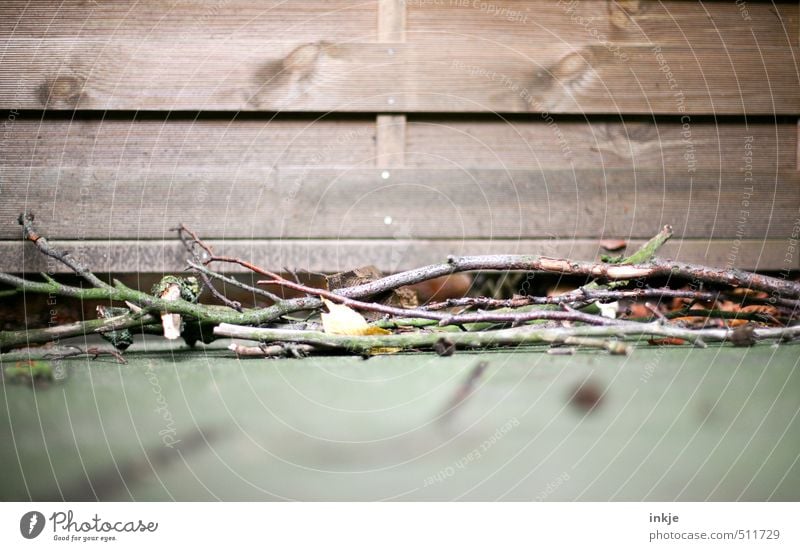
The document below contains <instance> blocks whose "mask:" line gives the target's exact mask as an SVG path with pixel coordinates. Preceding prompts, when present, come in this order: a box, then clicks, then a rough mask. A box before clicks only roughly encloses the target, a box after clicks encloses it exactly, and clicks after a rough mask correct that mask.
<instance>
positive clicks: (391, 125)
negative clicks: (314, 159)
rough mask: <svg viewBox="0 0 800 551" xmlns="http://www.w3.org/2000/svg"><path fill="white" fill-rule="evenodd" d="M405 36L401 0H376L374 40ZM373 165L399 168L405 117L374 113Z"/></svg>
mask: <svg viewBox="0 0 800 551" xmlns="http://www.w3.org/2000/svg"><path fill="white" fill-rule="evenodd" d="M405 39H406V2H405V0H379V1H378V42H385V43H387V44H389V43H398V42H405ZM375 141H376V143H375V164H376V166H379V167H402V166H403V165H404V164H405V158H404V154H405V148H406V116H405V115H389V114H386V115H378V117H377V120H376V121H375Z"/></svg>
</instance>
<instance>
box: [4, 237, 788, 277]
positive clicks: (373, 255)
mask: <svg viewBox="0 0 800 551" xmlns="http://www.w3.org/2000/svg"><path fill="white" fill-rule="evenodd" d="M643 242H644V241H643V240H637V239H635V240H631V241H630V242H629V247H637V246H639V245H641V244H642V243H643ZM54 243H56V244H57V245H59V246H61V247H63V248H65V249H67V250H70V251H72V252H73V254H74V256H75V257H76V258H79V259H80V260H81V261H83V262H84V263H86V264H87V265H88V266H90V267H91V269H92V270H94V271H96V272H98V273H164V272H178V271H181V270H183V269H184V267H185V260H186V254H185V251H184V250H183V248H182V246H181V245H180V243H177V242H176V240H175V239H170V240H158V241H131V240H122V241H114V242H111V241H54ZM208 243H209V244H210V245H211V246H212V247H213V248H214V250H215V251H216V252H217V253H218V254H225V255H230V256H236V257H239V258H243V259H246V260H248V261H250V262H253V263H255V264H257V265H259V266H262V267H265V268H267V269H271V270H282V269H284V268H286V267H288V268H291V269H297V270H308V271H313V272H339V271H345V270H350V269H352V268H354V267H356V266H364V265H368V264H372V265H374V266H376V267H377V268H378V269H380V270H381V271H383V272H385V273H391V272H396V271H401V270H410V269H412V268H417V267H419V266H422V265H425V264H433V263H438V262H442V261H444V260H445V259H446V258H447V256H448V255H451V254H455V255H476V254H543V255H548V256H555V257H560V258H561V257H563V258H572V259H577V260H591V259H596V258H599V255H600V254H603V253H604V251H603V250H602V249H601V248H600V246H599V244H598V241H597V240H587V239H563V240H561V239H549V240H547V239H544V240H530V239H523V240H511V241H506V240H446V241H433V240H424V239H420V240H403V239H392V240H349V239H343V240H313V239H309V240H291V239H281V240H225V241H219V240H209V242H208ZM788 245H789V243H788V241H782V240H742V241H731V240H702V239H701V240H686V239H684V240H680V239H677V240H673V241H671V242H670V243H668V244H667V245H666V246H665V247H664V248H663V249H662V253H661V256H662V257H663V258H671V259H674V260H680V261H683V262H700V263H704V264H707V265H713V266H734V267H738V268H743V269H751V270H752V269H758V270H775V271H782V270H788V269H791V270H797V269H800V257H799V256H798V255H797V254H794V255H793V256H792V255H787V247H788ZM48 270H51V271H52V272H53V273H66V272H68V269H67V268H65V267H63V266H61V265H60V264H58V263H53V262H51V263H49V264H48V263H47V260H46V259H45V258H44V257H43V256H42V255H41V254H40V253H39V252H38V251H37V250H36V249H35V247H34V246H33V245H32V244H30V243H23V242H22V241H15V242H11V241H0V271H3V272H16V273H19V272H34V273H38V272H43V271H44V272H47V271H48ZM225 271H230V272H231V273H242V272H244V271H245V270H244V268H241V267H238V266H228V267H226V268H225Z"/></svg>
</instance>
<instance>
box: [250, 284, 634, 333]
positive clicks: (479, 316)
mask: <svg viewBox="0 0 800 551" xmlns="http://www.w3.org/2000/svg"><path fill="white" fill-rule="evenodd" d="M258 283H259V285H263V284H271V285H273V284H274V285H280V286H282V287H288V288H290V289H294V290H296V291H301V292H304V293H309V294H313V295H318V296H321V297H324V298H327V299H328V300H331V301H334V302H338V303H341V304H344V305H346V306H349V307H351V308H354V309H356V310H367V311H372V312H380V313H383V314H389V315H392V316H398V317H403V318H426V319H432V320H439V325H442V326H444V325H464V324H466V323H485V322H494V323H497V322H501V323H521V322H525V321H533V320H561V321H578V322H582V323H591V324H595V325H611V324H615V323H620V322H619V321H614V320H612V319H609V318H604V317H602V316H594V315H591V314H584V313H583V312H576V311H573V312H561V311H558V310H531V311H527V312H479V313H475V314H449V313H440V312H432V311H429V310H422V309H419V308H397V307H394V306H388V305H386V304H379V303H376V302H362V301H360V300H356V299H352V298H348V297H344V296H341V295H339V294H336V293H335V292H332V291H327V290H325V289H317V288H315V287H308V286H306V285H301V284H298V283H294V282H292V281H289V280H287V279H286V278H283V277H280V276H278V275H276V274H273V279H271V280H266V281H259V282H258ZM621 323H627V322H621Z"/></svg>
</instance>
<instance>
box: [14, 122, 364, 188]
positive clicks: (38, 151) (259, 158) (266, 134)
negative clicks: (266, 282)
mask: <svg viewBox="0 0 800 551" xmlns="http://www.w3.org/2000/svg"><path fill="white" fill-rule="evenodd" d="M375 130H376V128H375V118H374V117H368V116H366V115H360V116H356V117H351V118H348V119H342V118H336V119H332V118H325V119H316V118H307V119H306V118H303V119H298V120H292V119H286V118H282V119H271V118H269V119H263V120H262V119H252V118H251V119H242V118H240V117H238V116H236V115H233V116H232V117H231V118H228V119H226V118H222V119H197V120H192V119H189V120H186V119H185V118H175V117H170V116H169V115H165V116H164V117H156V116H149V117H148V118H144V119H142V118H139V117H136V116H134V118H133V119H131V118H129V117H122V116H120V117H117V118H112V119H108V118H105V117H103V118H100V119H86V120H80V119H76V120H70V119H47V118H42V117H39V116H33V115H29V114H27V113H21V114H19V115H13V114H12V116H11V118H10V122H9V123H8V124H7V125H6V126H5V128H4V132H3V133H2V134H0V163H2V165H4V166H8V167H12V166H13V167H22V168H25V167H107V168H108V167H115V168H117V169H120V170H126V168H125V167H130V168H131V169H133V170H141V169H142V167H156V168H157V169H158V170H161V171H168V170H169V169H173V170H176V171H177V172H180V171H182V170H185V167H191V168H192V170H193V172H196V171H197V169H199V168H202V167H208V166H212V167H213V166H216V167H217V168H218V169H226V170H229V171H230V172H232V173H235V172H236V171H237V170H243V169H251V168H262V169H263V168H269V167H272V166H276V165H306V166H315V165H318V166H348V165H350V166H357V165H363V164H365V163H366V164H367V165H372V164H373V163H374V159H375V155H376V153H375Z"/></svg>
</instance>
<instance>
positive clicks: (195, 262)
mask: <svg viewBox="0 0 800 551" xmlns="http://www.w3.org/2000/svg"><path fill="white" fill-rule="evenodd" d="M19 224H20V225H21V226H22V232H23V236H24V238H25V239H26V240H28V241H30V242H32V243H34V244H35V245H36V247H37V248H38V250H39V251H40V252H41V253H42V254H44V255H46V256H48V257H51V258H53V259H55V260H57V261H59V262H61V263H63V264H64V265H66V266H67V267H69V268H70V270H72V271H73V272H74V273H75V274H77V275H78V276H80V277H81V278H82V281H83V282H85V283H86V284H88V285H85V286H84V285H80V286H70V285H65V284H63V283H60V282H58V281H56V280H55V279H53V278H52V277H50V276H48V275H47V274H41V280H32V279H29V278H21V277H17V276H14V275H11V274H5V273H0V283H3V284H5V285H7V286H9V287H10V288H11V289H10V292H23V293H45V294H48V295H54V296H62V297H73V298H77V299H82V300H101V301H109V307H100V308H98V313H99V317H98V319H94V320H86V321H80V322H75V323H69V324H64V325H57V326H53V327H47V328H42V329H29V330H26V331H5V332H0V351H3V352H5V354H3V355H0V359H3V358H6V359H8V358H11V357H13V355H14V354H17V355H19V354H20V351H11V350H12V349H15V348H20V347H30V345H33V344H44V343H51V344H52V343H58V342H59V341H60V340H61V339H65V338H68V337H75V336H84V335H91V334H99V335H101V336H103V337H104V338H106V340H109V341H110V342H111V343H112V344H113V345H114V349H113V350H111V351H109V352H110V353H112V354H114V355H115V357H117V358H118V359H120V360H121V361H124V360H123V359H122V357H121V352H122V351H124V350H125V349H126V348H127V347H128V346H129V345H130V344H131V343H132V342H133V335H134V334H144V333H150V334H160V335H164V336H165V337H167V338H179V337H181V338H183V339H184V340H185V341H186V342H187V343H188V344H189V345H192V346H193V345H194V344H195V343H197V342H198V341H202V342H204V343H209V342H211V341H213V340H215V339H217V338H221V337H224V338H233V339H236V341H253V342H252V343H250V344H232V345H231V350H232V351H234V353H236V354H238V355H241V356H281V355H288V354H293V355H307V354H330V353H349V354H358V355H363V356H369V355H374V354H384V353H396V352H401V351H410V350H434V351H436V352H437V353H438V354H441V355H449V354H452V353H453V352H454V351H456V350H458V349H476V348H477V349H485V348H495V347H509V346H511V347H519V346H529V345H543V344H544V345H547V347H548V349H549V351H551V352H553V353H569V352H572V351H573V350H575V349H576V348H594V349H600V350H604V351H607V352H609V353H612V354H627V353H629V352H630V351H631V349H632V345H634V344H636V343H649V344H664V343H666V344H686V345H688V346H695V347H705V346H706V343H708V342H728V343H731V344H733V345H738V346H749V345H752V344H755V343H756V342H758V341H763V340H771V341H778V342H780V341H783V342H788V341H791V340H795V339H797V338H798V336H799V335H800V324H798V321H797V320H798V314H799V313H800V283H798V282H796V281H792V280H790V279H788V278H783V277H770V276H767V275H763V274H757V273H752V272H746V271H742V270H736V269H722V268H713V267H707V266H700V265H694V264H686V263H682V262H675V261H671V260H665V259H660V258H658V257H657V256H656V253H657V252H658V250H659V248H660V247H661V246H662V245H663V244H664V243H665V242H666V241H667V240H668V239H669V238H670V237H671V236H672V230H671V228H670V227H669V226H666V227H664V228H663V229H662V231H661V232H659V234H658V235H656V236H655V237H653V238H652V239H651V240H650V241H648V242H647V243H646V244H645V245H643V246H642V247H641V248H640V249H639V250H637V251H635V252H634V253H633V254H631V255H630V256H627V257H617V258H603V259H602V261H601V262H582V261H574V260H568V259H557V258H549V257H544V256H535V255H488V256H465V257H450V258H448V259H447V260H446V261H445V262H443V263H441V264H434V265H430V266H424V267H421V268H417V269H414V270H409V271H405V272H401V273H397V274H393V275H389V276H386V277H373V278H372V279H368V280H364V281H359V282H357V283H356V284H353V285H348V286H343V287H338V288H331V287H330V286H329V288H327V289H321V288H315V287H309V286H307V285H305V284H303V283H301V282H300V280H299V278H296V277H295V278H293V279H288V278H286V277H284V276H281V275H280V274H277V273H274V272H271V271H269V270H266V269H264V268H262V267H259V266H255V265H253V264H252V263H250V262H247V261H245V260H242V259H239V258H233V257H226V256H218V255H216V254H215V253H214V251H213V250H212V249H211V247H209V246H208V245H207V244H206V243H205V242H203V240H202V239H201V238H200V237H199V236H198V235H197V234H196V233H194V232H193V231H191V230H190V229H188V228H186V227H184V226H182V225H181V226H179V227H178V228H176V231H177V236H178V238H179V239H180V240H181V242H182V243H183V245H184V247H185V249H186V252H187V266H186V268H187V271H188V272H190V273H191V275H190V274H189V273H187V274H186V276H187V277H176V276H167V277H166V278H164V279H163V280H162V282H161V283H160V284H159V285H157V286H156V288H154V289H153V291H152V292H151V293H146V292H143V291H140V290H136V289H132V288H130V287H127V286H125V285H123V284H122V283H121V282H119V281H116V280H114V281H112V282H110V283H108V282H105V281H103V280H101V279H100V278H98V277H97V276H96V275H95V274H93V273H92V272H91V271H90V270H89V269H87V268H86V267H85V266H84V265H83V264H82V263H80V262H78V261H77V260H76V259H75V258H74V257H72V256H71V255H70V254H69V253H68V252H66V251H62V250H60V249H59V248H58V247H56V246H54V245H53V244H51V243H50V242H49V241H48V240H47V238H46V237H44V236H42V235H40V234H39V233H38V232H37V230H36V227H35V224H34V216H33V214H30V213H24V214H22V215H20V217H19ZM230 264H236V265H239V266H241V267H244V268H245V269H247V270H249V271H251V272H253V273H254V274H256V275H257V276H259V277H260V278H263V279H261V280H260V281H258V283H257V285H256V286H253V285H248V284H246V283H243V282H242V281H240V280H237V279H234V278H232V277H229V276H227V275H225V274H224V273H223V271H219V270H220V268H219V267H220V266H225V265H230ZM476 271H481V272H484V271H496V272H509V271H525V272H533V273H547V274H557V275H560V276H581V277H583V278H584V280H585V281H588V283H586V284H585V285H583V286H581V287H579V288H577V289H575V290H571V291H568V292H566V293H563V294H560V295H555V296H514V297H511V298H509V299H493V298H488V297H466V298H458V299H450V300H446V301H444V302H438V303H429V304H425V305H421V306H419V305H418V306H408V305H403V304H399V305H398V304H397V302H396V301H395V302H392V301H391V300H387V298H386V297H387V296H388V295H391V294H393V293H397V292H398V291H402V290H403V289H405V288H406V287H407V286H410V285H413V284H417V283H421V282H425V281H429V280H431V279H434V278H439V277H442V276H447V275H450V274H455V273H459V272H476ZM654 281H655V282H661V283H660V284H659V285H657V286H653V285H652V283H653V282H654ZM220 284H224V285H226V286H234V287H238V288H241V289H243V290H245V291H247V292H249V293H252V294H253V296H255V297H257V298H260V299H264V300H265V301H269V302H270V303H271V304H270V305H269V306H266V307H262V308H244V307H242V305H241V304H240V303H239V302H236V301H233V300H230V299H229V298H228V297H226V296H225V294H224V293H222V292H220V290H219V289H218V287H219V285H220ZM264 285H272V286H274V285H277V286H280V287H282V288H286V289H293V290H294V291H298V292H300V293H301V296H300V297H299V298H291V299H284V298H282V297H280V296H277V295H276V294H273V293H271V292H269V291H268V290H266V289H265V288H263V286H264ZM203 290H207V291H208V293H210V294H211V295H212V296H213V297H215V298H216V299H217V301H219V302H221V303H222V305H218V304H204V303H202V302H200V300H199V299H200V297H201V294H202V292H203ZM621 301H623V302H627V303H630V304H633V305H636V306H638V307H639V309H638V313H639V314H642V313H644V314H645V315H638V316H632V315H631V313H636V312H633V311H632V309H631V308H628V312H627V315H626V313H625V312H622V315H619V314H620V312H619V308H618V307H617V305H618V304H619V303H620V302H621ZM676 301H677V302H678V303H679V304H680V305H681V306H680V307H679V308H677V309H676V308H674V307H673V308H667V307H666V306H665V305H666V304H674V303H675V302H676ZM724 304H735V305H737V306H736V308H722V307H720V305H724ZM609 305H611V306H609ZM642 308H644V310H642ZM362 314H367V315H369V316H371V318H372V319H373V321H372V322H369V323H368V322H367V321H366V319H365V318H364V317H363V316H362ZM326 316H327V317H328V319H327V320H326ZM236 341H234V342H236ZM51 348H52V347H51ZM35 350H37V349H36V348H28V349H27V350H25V351H24V354H26V355H27V357H30V356H31V354H32V353H34V354H35V352H33V351H35ZM41 350H42V351H43V352H42V354H50V355H52V354H53V353H54V352H53V351H52V350H51V349H50V348H47V347H42V348H41ZM70 350H71V351H72V352H71V353H70ZM70 350H67V351H66V352H64V354H65V355H77V354H93V355H96V354H98V353H103V352H104V351H102V350H99V349H97V348H94V349H90V350H82V349H79V348H76V347H71V349H70ZM9 351H11V352H9Z"/></svg>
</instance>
